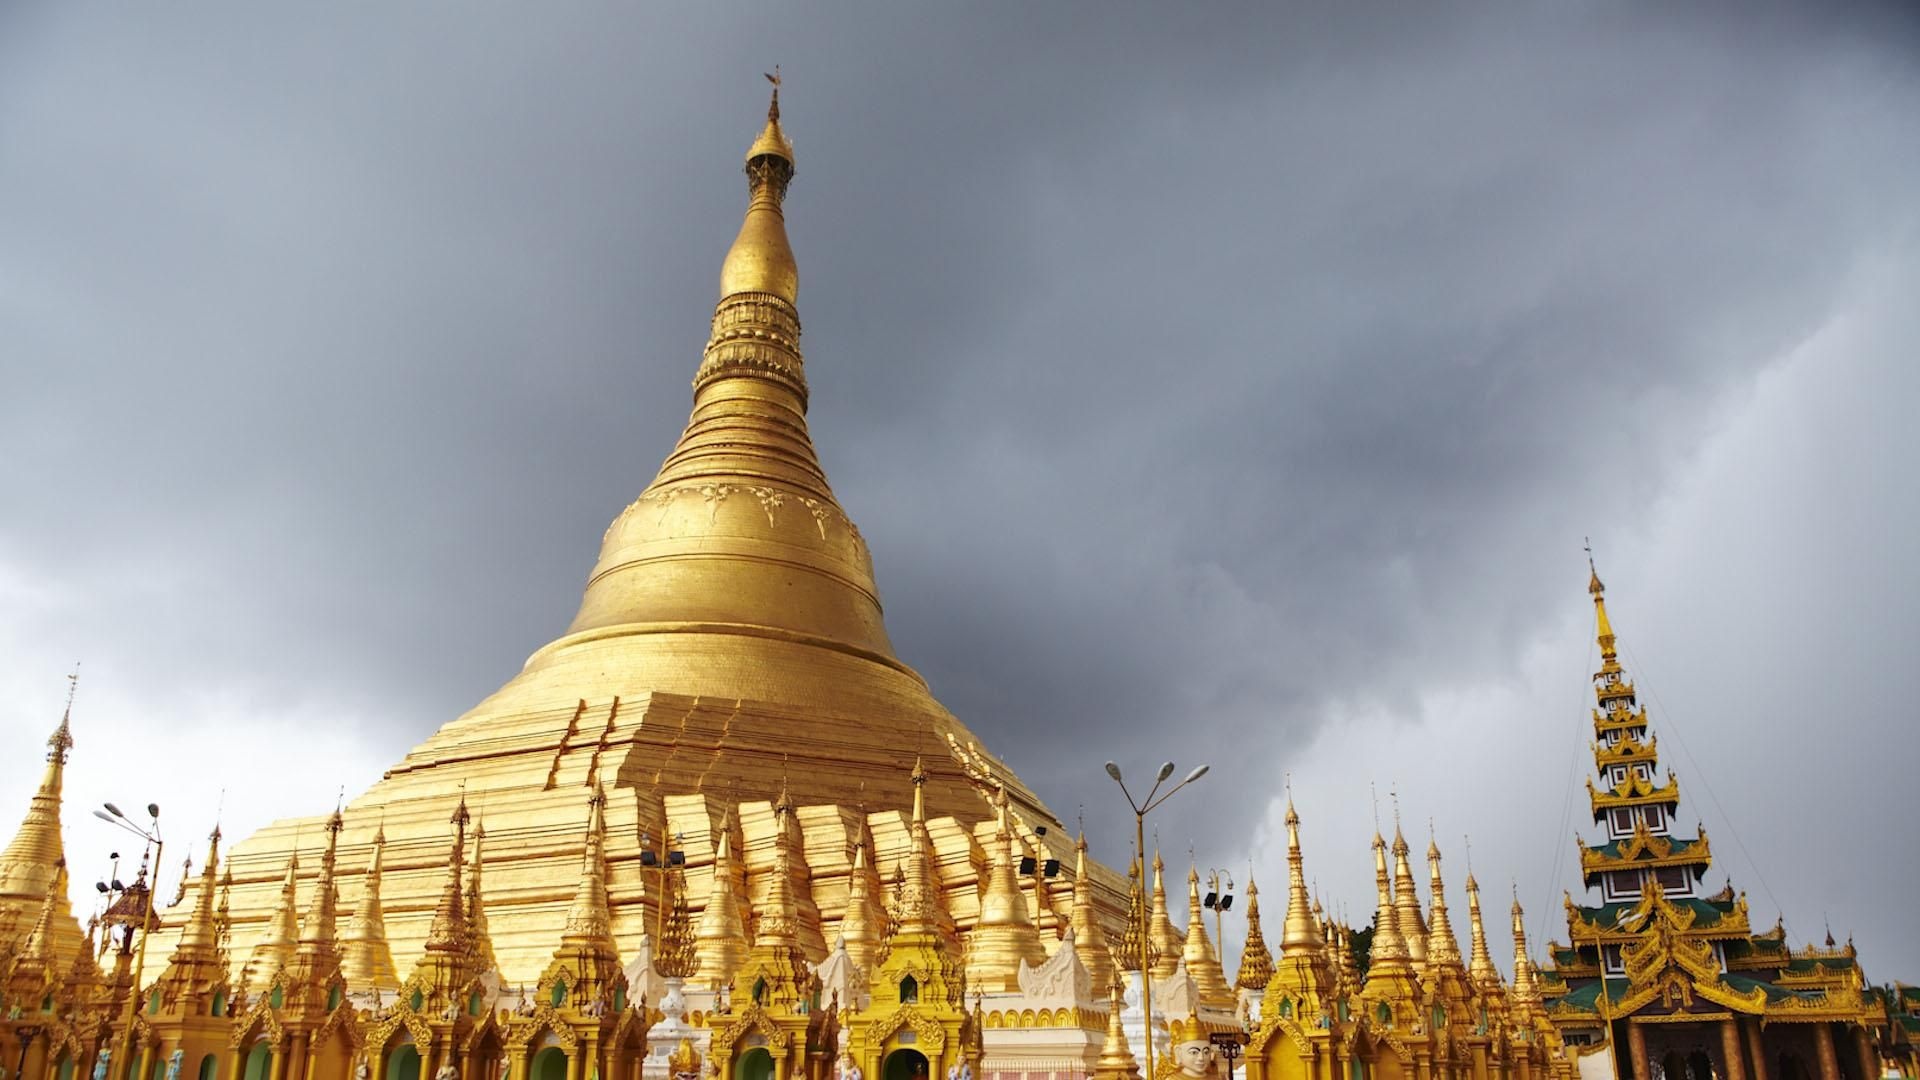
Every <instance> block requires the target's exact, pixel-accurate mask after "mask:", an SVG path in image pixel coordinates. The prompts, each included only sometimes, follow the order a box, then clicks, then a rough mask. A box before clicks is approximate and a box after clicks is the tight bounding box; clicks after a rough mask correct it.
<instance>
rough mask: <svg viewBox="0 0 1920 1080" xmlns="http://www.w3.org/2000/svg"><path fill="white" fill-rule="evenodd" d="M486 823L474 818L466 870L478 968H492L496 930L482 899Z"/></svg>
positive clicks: (471, 946)
mask: <svg viewBox="0 0 1920 1080" xmlns="http://www.w3.org/2000/svg"><path fill="white" fill-rule="evenodd" d="M486 844H487V823H486V822H485V821H484V820H483V819H481V818H480V817H478V816H476V817H475V818H474V819H473V863H472V866H471V867H470V868H469V869H468V871H467V899H466V911H467V954H468V960H469V962H470V963H471V964H472V965H473V970H475V971H492V970H494V969H495V968H497V967H498V966H499V965H498V964H497V963H496V962H495V961H494V958H493V931H492V929H491V928H490V927H488V925H487V907H486V903H485V902H484V901H483V900H482V899H481V892H482V886H481V877H482V874H483V872H484V870H485V867H486V861H487V858H486Z"/></svg>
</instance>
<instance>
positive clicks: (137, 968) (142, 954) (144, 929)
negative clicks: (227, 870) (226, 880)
mask: <svg viewBox="0 0 1920 1080" xmlns="http://www.w3.org/2000/svg"><path fill="white" fill-rule="evenodd" d="M103 805H104V806H105V809H104V810H95V811H94V812H93V816H94V817H97V818H99V819H100V820H102V821H104V822H106V823H107V824H109V825H113V826H116V827H118V828H121V829H125V830H126V831H127V832H130V833H132V834H133V835H135V836H137V837H139V838H140V839H142V840H144V841H146V842H147V843H149V844H152V845H153V862H152V864H151V865H152V867H153V877H152V878H151V879H150V880H148V882H147V895H146V896H145V897H144V898H143V901H144V902H143V903H142V905H141V907H142V911H141V913H140V927H139V929H140V948H139V951H137V952H136V953H135V954H134V958H133V985H132V986H130V987H128V988H127V1019H126V1030H125V1031H123V1032H122V1033H121V1035H120V1055H121V1067H122V1068H124V1069H126V1070H128V1071H127V1073H126V1075H127V1076H128V1077H130V1078H133V1080H138V1078H137V1077H136V1076H135V1074H134V1073H133V1072H132V1068H133V1062H132V1057H133V1021H134V1017H135V1016H137V1015H139V1007H140V996H141V986H140V979H141V977H142V974H143V973H144V972H145V970H146V966H147V938H149V937H151V936H152V929H153V890H154V889H155V888H156V887H158V885H159V883H160V860H161V859H162V858H163V857H164V855H163V853H164V851H165V850H166V845H165V843H164V842H163V841H162V840H161V839H160V804H159V803H148V804H147V818H148V823H147V827H146V828H144V829H143V828H141V827H140V826H138V825H135V824H134V823H133V822H132V820H130V819H129V818H128V817H127V815H125V814H123V813H121V812H120V808H119V807H117V806H115V805H113V804H112V803H105V804H103Z"/></svg>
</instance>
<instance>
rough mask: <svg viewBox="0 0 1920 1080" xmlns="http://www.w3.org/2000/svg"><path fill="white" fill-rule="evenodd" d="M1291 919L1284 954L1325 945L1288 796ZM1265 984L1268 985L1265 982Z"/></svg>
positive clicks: (1283, 934) (1284, 935)
mask: <svg viewBox="0 0 1920 1080" xmlns="http://www.w3.org/2000/svg"><path fill="white" fill-rule="evenodd" d="M1286 824H1287V918H1286V923H1285V924H1284V926H1283V927H1282V932H1281V936H1280V953H1281V955H1282V956H1290V955H1292V954H1293V952H1294V950H1307V951H1312V950H1318V949H1320V948H1322V947H1324V945H1325V942H1324V940H1323V939H1322V938H1321V935H1320V928H1319V926H1318V925H1317V924H1316V923H1315V922H1314V919H1313V915H1312V912H1311V911H1309V909H1308V906H1307V871H1306V860H1305V856H1304V855H1302V853H1301V849H1300V815H1299V813H1298V812H1297V811H1295V810H1294V808H1293V796H1291V795H1289V796H1287V817H1286ZM1262 985H1265V984H1264V983H1263V984H1262Z"/></svg>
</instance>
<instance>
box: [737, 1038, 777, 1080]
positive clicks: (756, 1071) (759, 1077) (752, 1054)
mask: <svg viewBox="0 0 1920 1080" xmlns="http://www.w3.org/2000/svg"><path fill="white" fill-rule="evenodd" d="M733 1080H773V1055H772V1054H771V1053H769V1052H768V1051H767V1048H766V1047H764V1046H756V1047H754V1048H752V1049H751V1050H748V1051H747V1052H746V1053H744V1054H741V1055H740V1056H739V1057H738V1058H736V1059H735V1060H734V1063H733Z"/></svg>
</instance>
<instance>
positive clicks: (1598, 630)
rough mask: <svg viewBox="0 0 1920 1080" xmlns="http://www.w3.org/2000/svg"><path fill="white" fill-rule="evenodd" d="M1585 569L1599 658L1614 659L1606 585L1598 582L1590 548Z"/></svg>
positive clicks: (1597, 571)
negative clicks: (1587, 571)
mask: <svg viewBox="0 0 1920 1080" xmlns="http://www.w3.org/2000/svg"><path fill="white" fill-rule="evenodd" d="M1587 569H1588V570H1589V571H1590V576H1589V577H1588V578H1587V592H1588V593H1590V594H1592V596H1593V616H1594V625H1595V631H1594V635H1595V636H1596V637H1597V638H1599V640H1600V658H1601V659H1602V660H1614V659H1617V658H1618V656H1617V654H1616V653H1615V652H1614V640H1613V623H1612V622H1611V621H1609V620H1608V619H1607V587H1606V586H1605V585H1603V584H1601V583H1600V571H1599V570H1597V569H1594V566H1593V552H1592V551H1591V550H1589V551H1588V552H1587Z"/></svg>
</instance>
